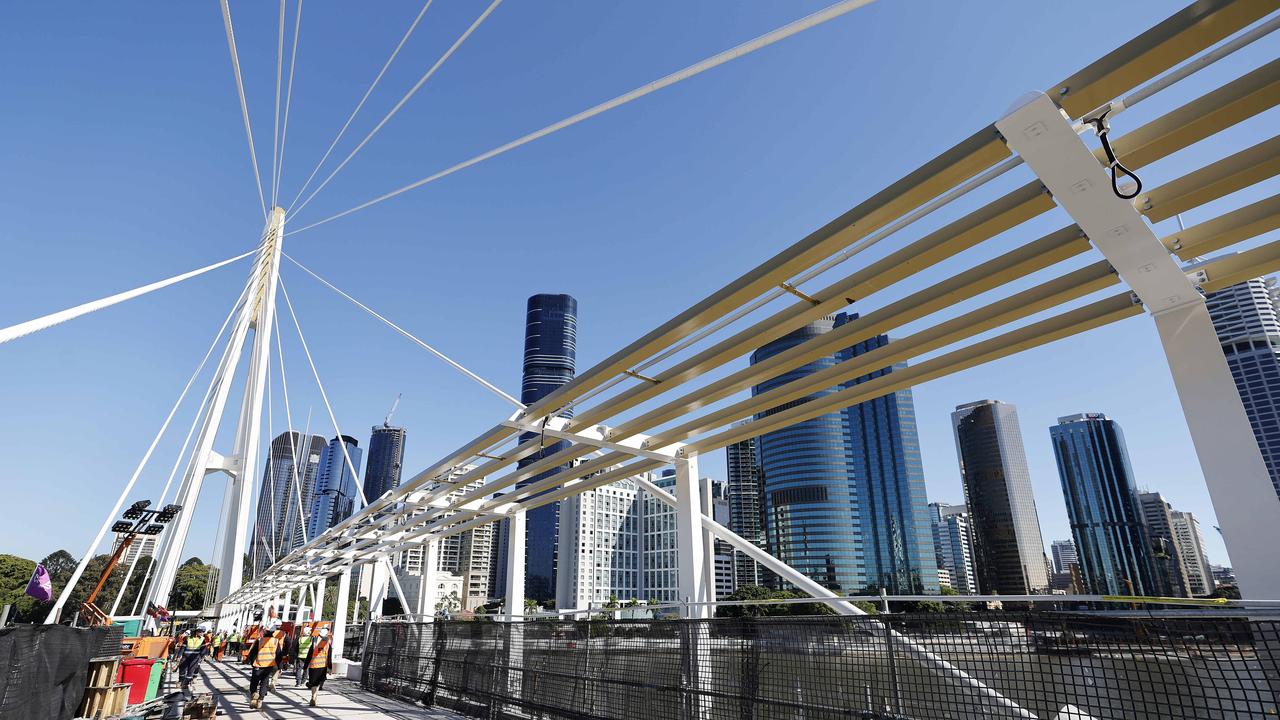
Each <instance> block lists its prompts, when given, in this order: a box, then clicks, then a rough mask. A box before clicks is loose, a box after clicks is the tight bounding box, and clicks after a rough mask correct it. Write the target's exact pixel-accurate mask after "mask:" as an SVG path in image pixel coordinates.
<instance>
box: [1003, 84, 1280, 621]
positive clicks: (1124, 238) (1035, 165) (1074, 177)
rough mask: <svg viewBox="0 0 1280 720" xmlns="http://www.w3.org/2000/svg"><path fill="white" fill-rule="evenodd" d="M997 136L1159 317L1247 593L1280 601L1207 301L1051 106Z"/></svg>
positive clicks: (1037, 103)
mask: <svg viewBox="0 0 1280 720" xmlns="http://www.w3.org/2000/svg"><path fill="white" fill-rule="evenodd" d="M996 127H997V128H998V129H999V130H1000V132H1001V133H1002V134H1003V135H1004V137H1005V141H1006V142H1007V143H1008V144H1009V147H1011V148H1012V149H1013V150H1015V151H1016V152H1017V153H1018V154H1019V155H1021V156H1022V159H1023V160H1025V161H1026V163H1027V165H1028V166H1029V167H1030V168H1031V170H1032V171H1034V172H1035V173H1036V175H1038V176H1039V177H1040V180H1041V182H1043V183H1044V185H1045V187H1047V188H1048V189H1049V192H1051V193H1052V194H1053V196H1054V199H1055V200H1056V201H1057V202H1058V204H1059V205H1061V206H1062V207H1063V208H1064V209H1065V210H1066V211H1067V212H1068V213H1070V215H1071V217H1072V218H1073V219H1074V220H1075V221H1076V223H1077V224H1078V225H1079V226H1080V228H1081V229H1082V230H1084V232H1085V234H1086V235H1088V236H1089V239H1090V240H1091V241H1092V242H1093V243H1094V245H1096V246H1097V247H1098V249H1099V250H1101V251H1102V254H1103V255H1104V256H1106V258H1107V261H1108V262H1110V263H1111V265H1112V266H1113V267H1115V269H1116V271H1117V272H1118V273H1119V274H1120V277H1121V278H1122V279H1123V280H1124V281H1125V282H1126V283H1127V284H1128V285H1129V287H1130V288H1131V289H1132V290H1133V291H1134V292H1135V293H1136V294H1137V295H1138V297H1139V298H1140V299H1141V300H1142V302H1143V304H1144V305H1145V306H1146V307H1147V310H1148V311H1149V312H1150V313H1151V314H1152V315H1153V316H1154V317H1155V322H1156V329H1157V330H1158V331H1159V333H1160V341H1161V343H1162V345H1163V346H1164V351H1165V357H1166V359H1167V360H1168V363H1169V369H1170V371H1171V372H1172V374H1173V381H1174V385H1175V387H1177V390H1178V399H1179V401H1180V402H1181V404H1182V412H1183V415H1184V416H1185V417H1186V420H1187V426H1188V428H1189V429H1190V430H1191V439H1192V442H1193V443H1194V445H1195V449H1196V455H1197V456H1198V457H1199V460H1200V468H1201V471H1202V472H1203V473H1204V479H1205V484H1206V485H1207V486H1208V488H1209V496H1210V497H1211V498H1212V500H1213V507H1214V512H1215V514H1216V515H1217V517H1218V524H1219V525H1220V526H1221V527H1222V532H1223V540H1224V541H1225V542H1226V545H1227V551H1228V552H1229V553H1230V554H1231V562H1232V565H1233V566H1234V567H1235V570H1236V575H1237V577H1238V578H1239V579H1240V590H1241V593H1242V594H1243V596H1244V597H1246V598H1265V599H1271V598H1280V563H1277V562H1276V561H1275V549H1276V548H1277V547H1280V500H1278V499H1277V497H1276V493H1275V489H1274V488H1273V487H1272V485H1271V479H1270V477H1269V476H1268V474H1267V469H1266V466H1265V465H1264V464H1263V460H1262V452H1261V451H1260V450H1259V449H1258V444H1257V442H1256V441H1255V440H1254V437H1253V431H1252V429H1251V427H1250V425H1249V420H1248V416H1246V415H1245V411H1244V405H1243V403H1241V401H1240V396H1239V393H1238V392H1237V390H1236V387H1235V382H1234V381H1233V380H1232V378H1231V372H1230V369H1229V368H1228V367H1227V363H1226V359H1225V358H1224V357H1223V355H1222V349H1221V346H1219V344H1218V341H1217V337H1216V335H1215V333H1214V329H1213V323H1212V321H1211V319H1210V317H1209V313H1208V310H1207V308H1206V307H1205V303H1204V298H1203V297H1202V296H1201V294H1200V292H1199V290H1198V289H1197V288H1196V287H1195V286H1194V285H1193V284H1192V282H1191V281H1190V280H1189V279H1187V276H1186V274H1185V273H1184V272H1183V270H1182V269H1181V268H1179V267H1178V265H1177V263H1176V262H1174V259H1173V257H1172V256H1171V255H1170V254H1169V251H1168V250H1167V249H1166V248H1165V247H1164V245H1162V244H1161V243H1160V240H1159V239H1158V238H1157V237H1156V235H1155V232H1154V231H1153V230H1152V229H1151V226H1150V225H1148V224H1147V222H1146V219H1145V218H1143V217H1142V215H1141V214H1140V213H1139V212H1138V211H1137V210H1136V209H1135V208H1134V204H1133V203H1132V202H1130V201H1128V200H1125V199H1122V198H1119V197H1117V196H1116V195H1115V193H1114V192H1113V191H1112V188H1111V179H1110V177H1108V175H1107V171H1106V168H1104V167H1103V166H1102V165H1101V164H1100V163H1099V162H1098V160H1097V158H1095V157H1094V155H1093V153H1092V152H1091V151H1090V150H1089V148H1088V147H1087V146H1086V145H1085V144H1084V141H1082V140H1081V139H1080V137H1079V136H1078V135H1077V134H1076V132H1075V130H1074V129H1073V128H1072V126H1071V122H1070V121H1069V120H1068V119H1067V118H1066V117H1064V116H1063V114H1062V112H1061V111H1060V110H1059V109H1058V107H1057V106H1056V105H1055V104H1054V103H1053V101H1052V100H1050V99H1049V98H1048V97H1047V96H1045V95H1044V94H1043V93H1037V94H1035V95H1032V96H1028V97H1027V98H1024V100H1023V101H1022V102H1021V103H1020V104H1019V105H1018V106H1017V107H1015V108H1014V109H1013V110H1012V111H1011V112H1010V113H1009V115H1008V116H1006V117H1005V118H1003V119H1002V120H1000V121H998V122H997V123H996ZM1120 160H1121V162H1123V161H1124V158H1123V157H1122V158H1120ZM1138 202H1139V203H1141V202H1143V198H1142V197H1139V198H1138Z"/></svg>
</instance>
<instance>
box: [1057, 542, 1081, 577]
mask: <svg viewBox="0 0 1280 720" xmlns="http://www.w3.org/2000/svg"><path fill="white" fill-rule="evenodd" d="M1049 549H1050V551H1051V552H1052V553H1053V571H1054V572H1059V573H1064V572H1071V566H1072V565H1079V564H1080V559H1079V557H1078V556H1077V555H1076V544H1075V542H1073V541H1071V540H1054V541H1053V544H1052V545H1050V548H1049Z"/></svg>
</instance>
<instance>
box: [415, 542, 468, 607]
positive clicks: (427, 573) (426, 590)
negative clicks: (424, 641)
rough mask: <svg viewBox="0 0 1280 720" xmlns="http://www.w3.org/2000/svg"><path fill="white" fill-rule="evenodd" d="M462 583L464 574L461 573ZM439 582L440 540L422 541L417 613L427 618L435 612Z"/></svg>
mask: <svg viewBox="0 0 1280 720" xmlns="http://www.w3.org/2000/svg"><path fill="white" fill-rule="evenodd" d="M463 578H464V583H465V578H466V575H465V574H464V575H463ZM439 584H440V541H439V540H425V541H423V543H422V582H421V584H420V585H419V589H420V592H419V593H418V614H419V615H423V616H426V617H427V618H431V617H434V616H435V614H436V599H435V598H436V590H437V588H436V585H439Z"/></svg>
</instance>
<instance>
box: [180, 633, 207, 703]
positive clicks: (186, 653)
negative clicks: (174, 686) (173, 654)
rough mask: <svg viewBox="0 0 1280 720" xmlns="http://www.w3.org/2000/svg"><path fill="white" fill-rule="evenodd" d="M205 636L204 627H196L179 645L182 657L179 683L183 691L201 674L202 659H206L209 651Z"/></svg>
mask: <svg viewBox="0 0 1280 720" xmlns="http://www.w3.org/2000/svg"><path fill="white" fill-rule="evenodd" d="M204 634H205V633H204V628H203V627H196V628H194V629H193V630H192V631H191V632H190V633H188V634H187V635H186V636H185V637H184V638H183V639H182V644H181V645H179V648H180V650H181V652H182V655H181V656H180V657H179V659H178V683H179V685H180V686H181V687H182V689H183V690H186V689H187V687H188V686H189V685H190V684H191V681H192V680H193V679H195V676H196V675H197V674H198V673H199V672H200V658H202V657H204V654H205V651H206V649H207V645H206V644H205V638H204Z"/></svg>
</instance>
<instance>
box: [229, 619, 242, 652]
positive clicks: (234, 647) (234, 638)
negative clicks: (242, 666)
mask: <svg viewBox="0 0 1280 720" xmlns="http://www.w3.org/2000/svg"><path fill="white" fill-rule="evenodd" d="M227 645H228V646H229V647H228V648H227V649H228V650H230V651H231V657H233V658H235V657H239V656H240V625H239V624H236V625H232V626H231V634H230V635H228V636H227Z"/></svg>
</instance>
